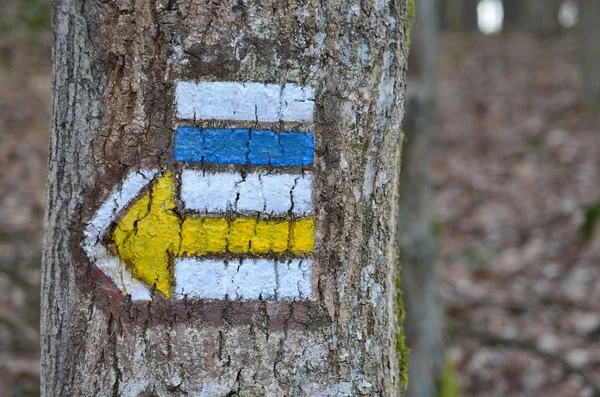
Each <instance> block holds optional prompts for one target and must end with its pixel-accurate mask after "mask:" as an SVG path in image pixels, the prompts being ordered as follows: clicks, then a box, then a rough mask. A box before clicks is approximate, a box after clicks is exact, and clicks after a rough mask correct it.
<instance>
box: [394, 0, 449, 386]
mask: <svg viewBox="0 0 600 397" xmlns="http://www.w3.org/2000/svg"><path fill="white" fill-rule="evenodd" d="M435 15H436V7H435V1H434V0H419V1H417V2H416V19H415V23H414V25H413V27H412V29H411V48H410V57H409V74H408V93H407V98H408V103H407V109H406V116H405V118H404V122H403V128H404V133H405V136H406V139H405V142H404V147H403V156H402V157H403V161H402V173H401V175H400V187H399V189H400V191H399V209H398V245H399V248H400V263H401V269H402V270H401V280H402V282H401V288H402V291H403V294H404V295H403V296H404V305H405V310H406V327H405V331H406V333H405V335H406V343H407V346H408V347H409V349H410V350H411V353H410V355H409V360H408V374H409V379H410V381H409V383H408V390H407V393H406V395H407V397H436V396H438V395H439V393H438V389H439V384H440V380H441V374H442V370H443V367H444V346H443V340H442V334H443V318H442V308H441V302H440V301H439V296H438V283H437V280H436V274H435V269H434V259H435V256H436V252H437V239H436V237H435V234H434V230H433V223H434V219H433V203H432V199H433V194H432V182H431V171H430V167H431V155H432V145H433V137H434V121H435V113H436V110H435V108H436V106H435V87H436V82H437V28H436V25H435V23H431V21H434V20H435Z"/></svg>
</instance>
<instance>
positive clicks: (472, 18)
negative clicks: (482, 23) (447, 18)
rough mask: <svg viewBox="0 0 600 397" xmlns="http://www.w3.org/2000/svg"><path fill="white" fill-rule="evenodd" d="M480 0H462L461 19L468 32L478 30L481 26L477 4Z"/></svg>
mask: <svg viewBox="0 0 600 397" xmlns="http://www.w3.org/2000/svg"><path fill="white" fill-rule="evenodd" d="M478 4H479V0H462V4H461V20H462V26H463V29H464V30H466V31H468V32H476V31H478V29H479V27H478V24H477V5H478Z"/></svg>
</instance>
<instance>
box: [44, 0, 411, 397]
mask: <svg viewBox="0 0 600 397" xmlns="http://www.w3.org/2000/svg"><path fill="white" fill-rule="evenodd" d="M406 7H407V5H406V1H404V0H397V1H396V0H392V1H389V2H382V1H381V2H380V1H376V2H359V1H342V0H337V1H329V2H319V1H316V0H313V1H308V2H304V1H287V2H281V1H276V0H270V1H269V0H268V1H250V0H247V1H221V2H219V1H208V2H207V1H204V0H116V1H90V0H57V1H55V2H54V21H53V23H54V50H53V65H54V66H53V74H54V83H53V92H54V94H53V95H54V96H53V103H54V110H53V120H52V132H51V143H50V160H49V173H48V186H47V212H46V219H45V237H44V256H43V285H42V300H43V303H42V312H43V313H42V319H41V327H42V344H43V347H42V394H43V395H44V396H61V397H66V396H172V395H194V396H350V395H352V396H355V395H369V396H397V395H401V394H402V393H401V389H402V386H403V385H402V384H401V383H402V382H401V374H400V373H399V363H398V362H399V359H400V357H399V353H398V352H397V343H398V338H399V336H398V332H399V328H400V327H399V324H398V321H397V314H398V308H397V303H396V302H397V299H396V298H397V293H398V291H397V289H396V286H395V281H396V263H397V257H396V249H395V231H396V217H395V216H393V215H394V214H395V213H396V210H397V208H396V207H397V191H398V189H397V185H398V174H399V162H400V143H401V136H400V122H401V119H402V115H403V110H404V100H403V99H404V93H405V86H406V82H405V80H406V78H405V71H406V55H405V54H406V48H405V47H406V45H405V38H406V31H405V30H406V21H405V19H406ZM178 79H189V80H212V81H214V80H217V81H259V82H269V83H284V82H289V81H294V82H298V83H301V84H309V85H311V86H313V87H314V88H315V91H316V96H315V104H316V108H315V123H314V135H315V167H314V177H313V180H314V182H313V183H314V190H313V195H314V199H313V200H314V205H315V222H316V233H315V237H316V248H315V252H314V254H313V262H314V263H315V264H316V265H315V267H316V269H317V270H318V271H317V274H316V275H313V277H316V278H317V282H316V285H317V286H318V288H317V290H316V291H315V292H314V301H313V302H309V303H306V304H304V303H299V302H292V303H287V304H285V303H277V304H275V303H272V302H267V301H260V302H258V303H256V302H255V303H252V302H237V301H227V302H225V303H222V304H221V306H219V310H218V311H217V312H215V311H211V309H207V308H209V307H213V306H214V305H213V306H211V305H210V304H208V303H207V304H205V303H203V302H185V304H183V303H182V304H175V303H173V302H171V301H168V300H164V299H162V300H161V299H158V298H157V299H154V300H153V301H151V302H150V303H148V304H144V305H142V304H139V303H135V302H133V301H131V300H129V299H127V298H125V299H120V298H118V297H115V296H113V295H112V294H109V293H107V292H106V290H105V288H104V285H103V281H102V280H101V277H100V276H98V274H99V273H98V271H97V269H95V268H94V265H93V264H92V263H90V260H89V259H88V258H87V257H86V255H85V253H84V252H83V250H82V248H81V243H82V239H83V235H82V233H83V230H84V228H85V225H86V224H87V222H88V221H89V220H90V219H91V217H92V216H93V214H94V213H95V211H96V210H97V209H98V208H99V206H100V205H101V204H102V203H103V202H104V201H105V200H106V199H107V197H108V195H109V194H110V192H111V191H112V190H113V189H115V188H116V186H117V185H118V184H119V182H120V181H122V180H123V177H124V175H126V174H127V172H129V171H130V170H132V169H139V168H150V167H154V168H156V167H158V168H159V169H161V170H168V169H171V168H172V167H173V164H172V163H173V160H172V153H173V148H172V145H173V139H172V137H173V132H174V128H175V124H174V112H173V101H174V99H173V97H174V83H175V81H176V80H178ZM400 337H401V335H400Z"/></svg>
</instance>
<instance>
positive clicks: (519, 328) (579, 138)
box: [434, 34, 600, 397]
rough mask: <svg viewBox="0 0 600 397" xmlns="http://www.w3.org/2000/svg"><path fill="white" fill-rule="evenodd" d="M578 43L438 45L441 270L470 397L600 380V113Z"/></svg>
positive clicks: (551, 391) (564, 392) (567, 389)
mask: <svg viewBox="0 0 600 397" xmlns="http://www.w3.org/2000/svg"><path fill="white" fill-rule="evenodd" d="M576 44H577V43H576V41H575V40H574V37H571V36H569V35H565V36H557V37H545V38H536V37H534V36H530V35H523V34H514V35H508V36H501V37H484V36H482V35H474V36H471V37H469V36H464V35H460V34H445V36H444V38H443V40H442V54H441V67H440V76H439V82H440V84H439V89H438V107H439V120H438V130H437V134H438V135H437V142H436V147H435V154H434V179H435V188H436V199H435V206H436V217H437V222H438V223H439V230H440V236H441V253H440V257H439V260H438V263H439V266H438V269H439V273H440V276H441V294H442V298H443V301H444V303H445V306H446V310H447V313H448V318H449V320H450V324H451V327H450V330H449V336H450V345H451V347H450V350H449V353H450V357H451V359H452V360H453V361H454V363H455V364H456V367H457V370H458V374H459V379H460V384H461V386H462V389H463V392H464V395H465V396H486V397H488V396H489V397H495V396H498V397H505V396H512V397H517V396H532V397H533V396H561V397H571V396H592V395H594V394H593V390H592V389H591V388H590V387H589V385H588V384H587V383H586V382H584V380H583V378H582V377H581V376H578V375H573V374H568V373H567V372H568V371H567V369H568V370H569V371H571V372H573V371H574V370H582V371H584V373H586V374H589V376H590V377H594V376H598V375H600V338H599V336H600V310H599V309H600V306H599V302H600V266H599V265H600V230H595V229H598V228H600V224H598V222H597V221H598V218H599V215H600V114H599V113H598V112H597V111H595V112H588V111H586V110H584V108H583V107H582V106H581V105H580V103H579V93H580V88H581V85H582V83H581V80H580V76H579V70H578V64H577V60H578V51H577V47H576ZM473 335H478V336H477V337H474V336H473ZM514 341H516V342H514ZM515 344H520V345H522V346H521V347H519V348H515V347H514V345H515ZM511 346H512V347H511ZM552 355H555V356H557V357H559V358H560V359H561V360H562V361H563V363H562V364H557V363H556V360H553V359H552V358H551V357H550V356H552ZM592 380H593V379H592ZM596 382H597V381H596Z"/></svg>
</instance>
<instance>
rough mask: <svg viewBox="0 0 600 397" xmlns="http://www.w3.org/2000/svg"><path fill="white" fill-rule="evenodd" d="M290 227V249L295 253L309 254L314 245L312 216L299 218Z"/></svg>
mask: <svg viewBox="0 0 600 397" xmlns="http://www.w3.org/2000/svg"><path fill="white" fill-rule="evenodd" d="M290 229H291V231H290V234H291V237H290V251H291V252H292V253H294V254H295V255H306V254H310V253H311V252H312V251H313V249H314V247H315V221H314V218H312V217H310V218H301V219H299V220H298V221H296V222H293V223H292V224H291V227H290Z"/></svg>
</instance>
